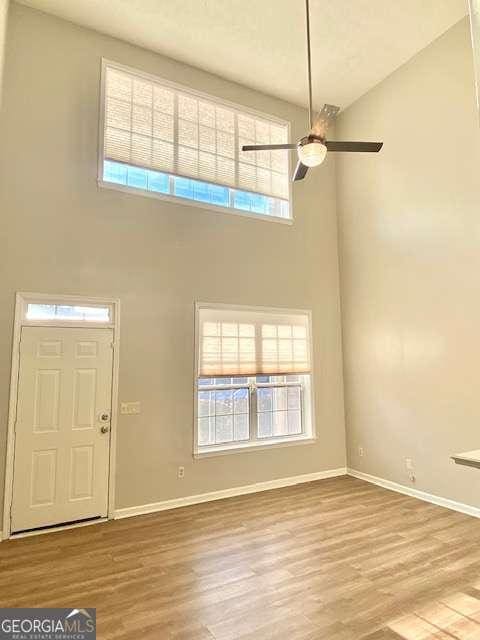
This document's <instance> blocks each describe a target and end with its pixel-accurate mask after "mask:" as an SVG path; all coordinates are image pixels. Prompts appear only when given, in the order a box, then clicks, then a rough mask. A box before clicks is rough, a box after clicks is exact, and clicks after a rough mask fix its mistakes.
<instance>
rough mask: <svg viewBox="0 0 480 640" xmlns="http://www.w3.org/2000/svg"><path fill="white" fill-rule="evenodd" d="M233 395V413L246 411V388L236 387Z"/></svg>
mask: <svg viewBox="0 0 480 640" xmlns="http://www.w3.org/2000/svg"><path fill="white" fill-rule="evenodd" d="M233 397H234V408H235V414H240V413H248V389H237V390H236V391H235V392H234V395H233Z"/></svg>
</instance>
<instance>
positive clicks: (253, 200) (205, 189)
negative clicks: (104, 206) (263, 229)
mask: <svg viewBox="0 0 480 640" xmlns="http://www.w3.org/2000/svg"><path fill="white" fill-rule="evenodd" d="M103 180H104V181H105V182H111V183H112V184H118V185H123V186H126V187H133V188H135V189H141V190H142V191H151V192H153V193H160V194H165V195H171V196H175V197H178V198H185V199H187V200H194V201H196V202H203V203H205V204H212V205H215V206H218V207H225V208H229V209H237V210H239V211H247V212H250V213H258V214H262V215H267V216H274V217H279V218H286V219H288V218H290V213H289V204H288V202H287V201H286V200H281V199H279V198H273V197H270V196H264V195H261V194H259V193H251V192H249V191H241V190H239V189H232V188H229V187H224V186H222V185H216V184H211V183H209V182H203V181H201V180H195V179H193V178H183V177H180V176H173V175H170V174H168V173H162V172H159V171H152V170H150V169H141V168H139V167H134V166H130V165H127V164H122V163H119V162H112V161H110V160H105V162H104V165H103Z"/></svg>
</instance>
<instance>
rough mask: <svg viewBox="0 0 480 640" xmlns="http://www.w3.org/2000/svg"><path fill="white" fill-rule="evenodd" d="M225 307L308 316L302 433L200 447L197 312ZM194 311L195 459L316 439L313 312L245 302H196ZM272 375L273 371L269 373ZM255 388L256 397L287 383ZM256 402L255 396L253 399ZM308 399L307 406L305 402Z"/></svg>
mask: <svg viewBox="0 0 480 640" xmlns="http://www.w3.org/2000/svg"><path fill="white" fill-rule="evenodd" d="M204 308H207V309H228V310H232V311H235V310H238V311H252V312H259V311H260V312H262V311H263V312H267V313H277V314H280V313H282V314H283V313H284V314H286V315H294V314H296V313H300V314H306V315H307V316H308V326H309V335H310V363H311V365H310V373H309V377H310V383H309V389H308V394H304V393H303V392H302V405H301V413H302V433H301V434H292V435H287V436H282V437H279V438H274V437H273V438H265V439H263V438H261V439H257V438H255V437H253V438H252V437H250V439H249V440H248V441H241V442H234V443H231V442H227V443H221V444H215V445H208V446H203V447H200V446H199V445H198V393H199V391H200V390H203V389H200V388H199V387H200V385H199V384H198V379H199V376H198V364H199V344H200V323H199V312H200V310H201V309H204ZM194 313H195V363H194V367H195V369H194V401H193V457H194V458H205V457H212V456H221V455H226V454H230V453H242V452H243V453H245V452H248V451H257V450H264V449H274V448H278V447H291V446H296V445H302V444H312V443H314V442H315V441H316V440H317V433H316V425H315V377H314V376H315V374H314V365H313V334H312V312H311V311H310V310H305V309H284V308H278V307H257V306H249V305H247V306H245V305H231V304H223V303H218V302H196V303H195V307H194ZM271 375H274V374H271ZM292 375H300V374H292ZM219 377H231V376H219ZM234 377H245V378H249V377H252V376H234ZM221 386H223V385H211V390H215V389H218V388H219V387H221ZM232 386H234V385H225V387H226V388H227V387H228V388H229V389H230V388H232ZM239 386H240V387H242V388H243V387H245V386H249V385H248V384H247V385H244V384H242V385H239ZM252 386H253V387H254V395H255V396H256V393H255V391H256V389H258V388H264V387H269V386H270V387H274V386H282V387H283V386H288V382H287V383H277V382H273V383H253V385H252ZM251 396H252V390H250V392H249V426H250V429H251V428H252V422H251V414H252V411H253V410H256V407H255V405H254V407H253V408H252V402H251ZM255 402H256V398H255ZM307 402H308V406H306V403H307ZM307 415H308V416H309V423H308V425H306V427H305V425H304V423H303V420H304V419H305V418H306V416H307Z"/></svg>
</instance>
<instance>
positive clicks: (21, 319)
mask: <svg viewBox="0 0 480 640" xmlns="http://www.w3.org/2000/svg"><path fill="white" fill-rule="evenodd" d="M29 303H40V304H76V305H80V306H81V305H85V306H103V307H104V306H108V307H109V309H110V321H109V322H101V323H100V322H98V323H93V322H91V323H89V322H86V321H83V322H82V321H76V320H58V319H56V320H42V321H39V320H28V319H27V318H26V310H27V305H28V304H29ZM32 326H33V327H70V328H76V329H78V328H80V329H88V328H91V329H92V328H103V329H113V367H112V411H111V413H112V416H111V425H110V453H109V470H108V496H107V499H108V513H107V519H108V520H111V519H113V518H114V514H115V465H116V451H117V422H118V377H119V367H120V361H119V357H120V300H119V299H118V298H94V297H91V296H75V295H64V294H60V295H55V294H49V293H30V292H17V293H16V295H15V319H14V325H13V343H12V368H11V374H10V397H9V409H8V425H7V457H6V464H5V493H4V500H3V531H0V540H7V539H8V538H10V537H11V535H12V532H11V513H10V511H11V506H12V501H13V472H14V457H15V456H14V454H15V423H16V419H17V399H18V377H19V372H20V339H21V335H22V327H32ZM73 526H83V525H82V523H79V524H78V525H77V524H76V525H68V528H70V527H73ZM44 531H45V529H39V530H38V533H43V532H44Z"/></svg>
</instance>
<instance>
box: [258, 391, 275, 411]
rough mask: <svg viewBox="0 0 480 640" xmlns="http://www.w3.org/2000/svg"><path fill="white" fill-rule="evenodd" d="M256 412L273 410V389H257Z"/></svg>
mask: <svg viewBox="0 0 480 640" xmlns="http://www.w3.org/2000/svg"><path fill="white" fill-rule="evenodd" d="M257 408H258V411H272V409H273V389H262V388H260V389H257Z"/></svg>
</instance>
